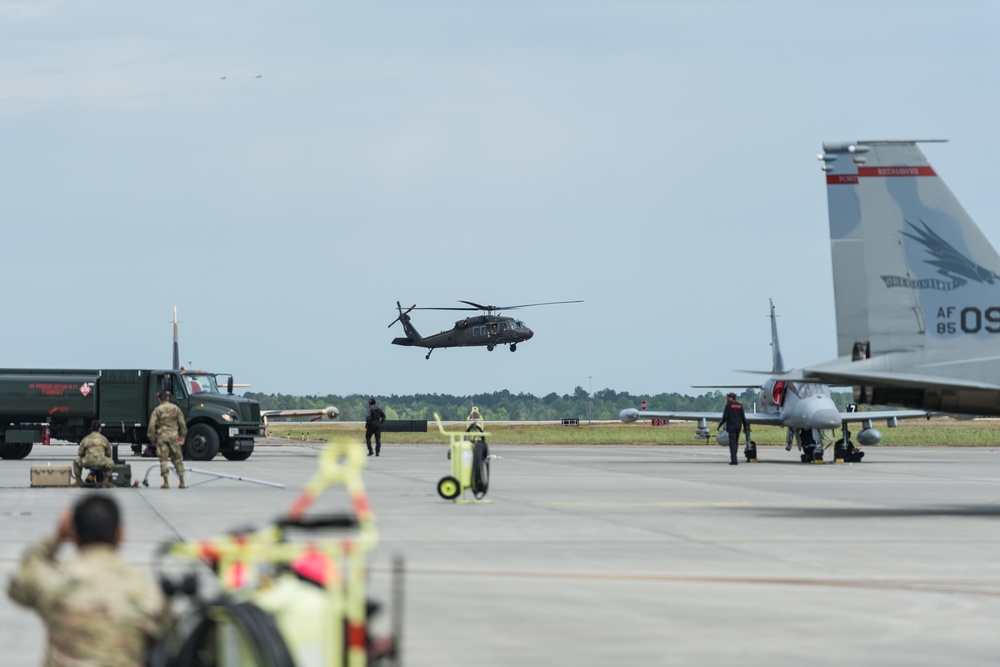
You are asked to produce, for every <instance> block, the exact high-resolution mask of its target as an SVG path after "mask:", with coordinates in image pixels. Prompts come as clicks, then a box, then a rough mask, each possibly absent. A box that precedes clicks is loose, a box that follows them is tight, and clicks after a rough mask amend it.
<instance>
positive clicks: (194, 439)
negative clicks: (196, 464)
mask: <svg viewBox="0 0 1000 667" xmlns="http://www.w3.org/2000/svg"><path fill="white" fill-rule="evenodd" d="M183 453H184V458H186V459H192V460H194V461H211V460H212V459H213V458H215V455H216V454H218V453H219V434H218V433H217V432H216V430H215V429H214V428H212V427H211V426H209V425H208V424H195V425H194V426H192V427H191V428H190V429H189V430H188V434H187V439H186V440H185V441H184V452H183Z"/></svg>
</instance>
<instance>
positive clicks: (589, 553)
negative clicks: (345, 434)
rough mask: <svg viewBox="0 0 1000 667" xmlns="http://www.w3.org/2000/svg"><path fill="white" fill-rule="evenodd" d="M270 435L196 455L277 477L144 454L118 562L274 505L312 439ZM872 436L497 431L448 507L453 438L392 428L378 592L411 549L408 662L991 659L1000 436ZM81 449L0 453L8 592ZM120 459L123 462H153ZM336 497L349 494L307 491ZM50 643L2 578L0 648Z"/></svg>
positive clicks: (258, 520)
mask: <svg viewBox="0 0 1000 667" xmlns="http://www.w3.org/2000/svg"><path fill="white" fill-rule="evenodd" d="M279 443H280V441H276V440H267V441H261V442H259V443H258V448H257V451H256V452H255V453H254V454H253V456H252V457H251V458H250V459H249V460H247V461H244V462H230V461H226V460H224V459H222V458H221V457H220V458H218V459H216V460H214V461H211V462H206V463H197V462H192V463H191V464H190V465H194V466H195V467H200V468H205V469H211V470H217V471H219V472H225V473H229V474H239V475H244V476H247V477H254V478H258V479H263V480H268V481H273V482H280V483H283V484H287V485H288V488H286V489H276V488H271V487H265V486H257V485H253V484H249V483H243V482H238V481H233V480H217V481H212V482H209V483H204V484H196V485H195V486H192V488H189V489H186V490H183V491H180V490H177V489H176V488H172V489H170V490H169V491H164V490H161V489H159V488H158V487H159V483H160V478H159V475H158V471H157V470H154V471H153V472H152V473H151V474H150V487H149V488H141V487H140V488H139V489H115V490H113V491H112V493H113V494H114V496H115V497H116V498H117V499H118V500H119V501H121V502H122V503H123V505H124V508H125V523H126V531H127V545H126V547H125V549H124V554H125V556H126V558H127V559H128V560H129V561H130V562H132V563H134V564H135V565H137V566H138V567H141V568H145V569H150V568H151V566H152V554H153V551H154V549H155V548H156V546H157V545H158V544H159V543H161V542H163V541H165V540H171V539H176V538H178V537H183V538H185V539H194V538H202V537H211V536H213V535H217V534H220V533H223V532H225V531H226V530H228V529H232V528H237V527H245V526H247V525H257V526H261V525H263V524H264V523H266V522H267V521H268V520H269V519H271V518H274V517H276V516H278V515H279V514H282V513H283V511H284V510H285V509H286V508H287V507H288V506H289V504H290V503H291V501H292V500H293V498H294V497H295V495H296V494H297V493H298V491H299V490H300V489H301V488H302V486H303V485H304V484H305V483H306V482H307V481H308V480H309V479H310V477H311V476H312V474H313V472H314V466H315V460H316V454H317V452H318V451H319V450H320V449H321V447H322V445H320V444H310V443H293V444H279ZM123 449H124V448H123ZM866 451H867V457H866V459H865V462H864V463H860V464H853V465H847V464H839V465H834V464H830V463H827V464H826V465H813V464H802V463H799V462H798V457H797V456H796V455H795V453H794V452H792V453H788V452H785V451H784V449H783V448H777V447H773V448H772V447H761V448H760V457H761V462H760V463H757V464H747V463H741V464H740V465H739V466H736V467H733V466H729V465H728V464H727V461H728V450H723V449H722V448H720V447H713V446H690V447H687V446H682V447H679V446H662V447H661V446H627V445H618V446H595V445H590V446H569V445H565V446H530V445H523V446H510V445H507V446H493V447H491V452H492V453H493V454H495V455H499V456H500V457H501V458H500V459H499V460H494V461H493V462H492V479H491V484H490V491H489V495H488V496H487V498H488V499H489V500H491V501H492V502H490V503H488V504H466V505H460V504H454V503H452V502H449V501H445V500H442V499H441V498H440V497H438V495H437V492H436V484H437V481H438V480H439V479H440V478H441V477H443V476H444V475H446V474H448V471H449V462H448V461H447V459H446V457H445V456H446V452H447V445H445V444H441V445H386V446H385V447H384V448H383V452H382V456H381V457H378V458H375V457H372V458H368V459H367V463H368V467H367V468H366V470H365V473H364V478H365V483H366V486H367V489H368V493H369V497H370V499H371V504H372V507H373V510H374V512H375V515H376V517H377V520H378V525H379V530H380V534H381V543H380V545H379V547H378V549H377V550H376V551H375V552H374V554H373V556H372V558H371V559H370V567H371V570H370V592H371V596H372V597H373V598H375V599H377V600H380V601H383V602H385V603H388V601H389V571H390V564H391V559H392V556H393V555H394V554H400V555H402V556H403V558H404V559H405V564H406V583H405V604H404V617H405V625H404V637H403V664H404V665H407V666H408V667H424V666H426V667H430V666H440V665H461V664H470V665H475V667H501V666H502V667H510V666H521V667H528V666H534V665H574V666H578V667H589V666H593V667H607V666H608V665H731V664H740V665H768V666H776V665H788V666H793V665H794V666H799V665H803V664H810V665H852V666H856V665H880V666H884V665H907V666H911V667H912V666H914V665H928V666H931V665H933V666H935V667H938V666H940V665H945V664H948V665H990V666H995V665H997V664H1000V559H998V553H1000V447H998V448H967V449H965V448H906V447H884V448H883V447H870V448H868V449H867V450H866ZM74 454H75V447H70V446H50V447H39V446H36V448H35V450H34V452H32V454H31V455H30V456H29V457H28V458H27V459H24V460H21V461H0V500H2V503H0V526H2V531H0V578H2V579H3V581H4V588H6V580H7V578H8V577H9V575H10V573H11V572H12V571H13V569H14V568H15V567H16V565H17V562H18V559H19V558H20V554H21V553H22V551H23V550H24V548H25V546H26V545H27V544H28V543H29V542H31V541H33V540H36V539H38V538H41V537H42V536H44V535H47V534H49V533H50V532H51V531H52V530H53V529H54V526H55V523H56V519H57V516H58V514H59V513H60V511H61V510H62V509H63V508H65V507H67V506H69V505H70V504H71V503H72V502H73V501H74V500H75V499H76V498H78V497H79V496H80V495H81V493H86V492H89V491H86V490H84V491H80V490H77V489H64V488H58V489H52V488H30V487H29V484H30V479H29V469H30V466H32V465H38V464H45V463H46V462H52V463H53V464H68V463H69V462H70V461H71V459H72V457H73V455H74ZM126 460H127V461H128V462H130V463H131V464H132V476H133V479H134V480H141V479H142V475H143V474H144V473H145V471H146V469H147V468H148V467H149V466H150V465H153V464H154V463H155V460H153V459H140V458H136V457H132V456H128V457H126ZM203 479H206V478H205V477H204V476H201V475H198V474H197V473H192V474H191V475H190V476H189V480H188V481H189V483H197V482H199V481H201V480H203ZM172 484H173V485H174V486H175V487H176V478H174V479H172ZM470 497H471V496H470ZM347 507H348V505H347V501H346V496H345V494H344V493H343V491H341V490H340V489H335V490H333V491H331V492H330V493H328V494H327V495H326V496H324V497H323V499H322V500H321V501H320V502H319V503H318V504H317V510H318V511H324V510H329V511H334V510H344V509H346V508H347ZM64 549H66V550H65V551H64V553H63V555H64V556H66V555H69V551H70V550H71V548H64ZM387 620H388V619H387V615H386V614H382V616H381V617H380V618H379V620H377V621H376V623H375V629H376V631H377V632H382V631H384V629H385V628H386V626H387ZM43 644H44V629H43V627H42V625H41V624H40V622H39V621H38V620H37V618H36V617H35V616H34V615H33V614H32V613H31V612H28V611H26V610H23V609H21V608H20V607H17V606H16V605H14V604H13V603H12V602H11V601H10V600H9V599H8V598H7V597H6V595H4V596H2V600H0V646H2V647H3V648H2V651H3V657H2V659H0V663H2V664H3V665H4V666H5V667H15V666H20V665H38V664H40V663H41V656H42V651H43Z"/></svg>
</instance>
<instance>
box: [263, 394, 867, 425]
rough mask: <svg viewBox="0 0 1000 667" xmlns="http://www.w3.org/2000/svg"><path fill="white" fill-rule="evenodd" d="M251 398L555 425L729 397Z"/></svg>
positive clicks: (716, 408) (275, 404) (696, 407)
mask: <svg viewBox="0 0 1000 667" xmlns="http://www.w3.org/2000/svg"><path fill="white" fill-rule="evenodd" d="M758 394H759V391H758V390H756V389H748V390H745V391H743V392H742V393H741V394H738V395H737V398H738V400H739V401H740V402H741V403H743V405H744V406H745V407H746V410H747V412H752V411H753V410H754V405H755V404H757V403H758ZM244 396H246V397H247V398H252V399H254V400H256V401H258V402H259V403H260V407H261V409H262V410H308V409H317V408H325V407H327V406H328V405H334V406H336V407H337V409H338V410H340V419H341V420H343V421H363V420H364V418H365V408H366V407H367V406H368V399H369V398H374V399H375V400H377V401H378V403H379V405H380V406H381V407H382V409H383V410H384V411H385V415H386V419H421V420H422V419H426V420H428V421H430V420H433V419H434V413H435V412H436V413H438V414H439V415H441V419H443V420H445V421H451V420H462V419H465V418H466V417H467V416H468V414H469V411H470V410H471V408H472V407H473V406H475V407H477V408H479V411H480V413H482V416H483V418H484V419H486V420H487V421H557V420H560V419H579V420H581V421H584V420H588V419H596V420H608V419H618V413H619V412H621V411H622V410H623V409H624V408H639V407H640V405H641V404H642V401H646V409H647V410H683V411H685V412H721V411H722V409H723V408H724V407H725V404H726V399H725V393H724V392H722V391H719V390H714V391H710V392H706V393H704V394H701V395H699V396H687V395H685V394H678V393H664V394H630V393H629V392H625V391H623V392H618V391H615V390H613V389H601V390H600V391H595V392H594V393H593V394H588V393H587V391H586V390H585V389H584V388H583V387H576V388H575V389H574V390H573V393H572V394H562V395H559V394H556V393H555V392H553V393H550V394H547V395H546V396H542V397H537V396H535V395H533V394H524V393H519V394H513V393H511V392H510V391H507V390H506V389H504V390H502V391H495V392H492V393H483V394H476V395H475V396H453V395H451V394H412V395H408V396H397V395H396V394H392V395H389V396H378V395H376V396H367V395H364V396H363V395H361V394H348V395H346V396H338V395H336V394H328V395H326V396H292V395H290V394H263V393H258V392H252V391H249V392H246V393H245V394H244ZM832 397H833V400H834V402H835V403H836V404H837V407H838V408H839V409H841V410H845V409H846V406H847V404H848V403H850V402H851V394H850V392H834V393H833V394H832Z"/></svg>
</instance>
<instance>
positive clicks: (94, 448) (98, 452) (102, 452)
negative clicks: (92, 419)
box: [73, 431, 115, 488]
mask: <svg viewBox="0 0 1000 667" xmlns="http://www.w3.org/2000/svg"><path fill="white" fill-rule="evenodd" d="M76 456H77V458H75V459H74V460H73V473H74V474H75V475H76V482H74V486H80V485H81V484H82V483H83V469H84V468H101V469H102V470H104V488H109V487H110V486H111V473H113V472H114V471H115V462H114V459H113V456H112V454H111V443H110V442H108V439H107V438H105V437H104V436H103V435H101V434H100V433H99V432H97V431H93V432H92V433H88V434H87V436H86V437H85V438H84V439H83V440H81V441H80V449H79V450H78V451H77V453H76Z"/></svg>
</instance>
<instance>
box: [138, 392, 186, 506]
mask: <svg viewBox="0 0 1000 667" xmlns="http://www.w3.org/2000/svg"><path fill="white" fill-rule="evenodd" d="M156 397H157V398H159V399H160V404H159V405H157V406H156V408H155V409H154V410H153V414H152V416H150V418H149V428H148V429H146V436H147V437H148V438H149V441H150V442H152V443H153V444H154V445H156V455H157V456H159V457H160V474H161V475H162V476H163V484H162V485H161V486H160V488H161V489H169V488H170V482H169V481H168V475H169V474H170V466H168V465H167V458H169V459H170V460H171V461H173V464H174V470H176V471H177V475H178V476H179V477H180V478H181V483H180V488H182V489H183V488H185V487H184V457H183V456H182V455H181V446H180V441H182V440H184V438H186V437H187V430H188V429H187V422H185V421H184V413H183V412H182V411H181V409H180V408H179V407H177V406H176V405H174V404H173V403H171V402H170V392H169V391H168V390H166V389H165V390H163V391H161V392H159V393H158V394H157V395H156Z"/></svg>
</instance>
